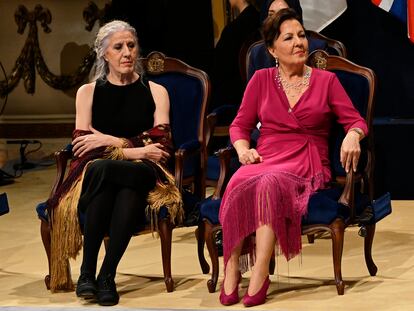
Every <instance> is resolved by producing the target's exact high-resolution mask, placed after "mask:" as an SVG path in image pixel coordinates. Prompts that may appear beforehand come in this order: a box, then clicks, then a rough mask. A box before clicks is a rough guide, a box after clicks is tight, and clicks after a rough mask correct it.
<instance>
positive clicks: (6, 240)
mask: <svg viewBox="0 0 414 311" xmlns="http://www.w3.org/2000/svg"><path fill="white" fill-rule="evenodd" d="M54 170H55V168H54V167H53V166H52V167H49V168H46V169H43V170H33V171H27V172H25V173H24V175H23V176H22V177H21V178H19V179H17V180H16V182H15V183H14V184H12V185H8V186H2V187H0V193H1V192H7V194H8V197H9V203H10V207H11V212H10V213H9V214H7V215H4V216H1V217H0V306H1V307H0V309H2V308H4V309H9V308H7V307H10V306H17V307H33V308H34V309H35V310H40V309H46V310H54V309H57V308H59V307H65V308H82V307H88V308H85V309H89V308H93V307H94V306H95V305H93V304H88V303H85V302H83V301H81V300H78V299H77V298H76V297H75V294H74V293H73V292H69V293H56V294H51V293H50V292H48V291H47V290H46V288H45V286H44V283H43V277H44V276H45V274H46V273H47V269H46V268H47V261H46V255H45V253H44V250H43V245H42V243H41V239H40V233H39V220H38V219H37V217H36V213H35V210H34V208H35V205H36V204H37V203H38V202H40V201H42V200H44V199H45V198H46V197H47V196H48V193H49V191H50V186H51V182H52V179H53V176H54V172H55V171H54ZM393 208H394V212H393V214H392V215H391V216H389V217H387V218H386V219H385V220H384V221H382V222H381V223H379V224H378V226H377V232H376V235H375V239H374V247H373V257H374V260H375V262H376V264H377V266H378V274H377V276H375V277H370V276H369V274H368V271H367V269H366V266H365V261H364V257H363V239H362V238H360V237H359V236H358V235H357V228H350V229H349V230H348V232H347V233H346V235H345V249H344V254H343V260H342V274H343V277H344V281H345V283H346V287H345V295H344V296H338V295H337V293H336V288H335V285H334V281H333V268H332V257H331V243H330V240H325V239H319V240H316V241H315V244H314V245H309V244H308V243H307V242H306V240H305V239H304V240H303V253H302V256H300V257H298V258H295V259H293V260H292V261H290V262H289V264H288V263H286V261H285V260H284V258H283V257H279V258H278V259H277V268H276V271H277V274H275V275H274V276H272V277H271V280H272V284H271V286H270V290H269V295H268V300H267V303H266V304H264V305H262V306H259V307H256V309H260V310H318V311H319V310H361V311H365V310H399V311H400V310H414V298H413V292H414V285H413V284H414V226H413V224H412V222H413V219H414V201H394V202H393ZM194 229H195V228H179V229H175V230H174V236H173V250H172V263H173V267H172V272H173V277H174V280H175V284H176V286H175V291H174V292H172V293H167V292H166V290H165V286H164V282H163V274H162V265H161V254H160V244H159V240H157V239H154V238H153V237H152V236H151V235H150V234H148V235H143V236H139V237H135V238H133V240H132V242H131V244H130V245H129V247H128V250H127V252H126V254H125V255H124V257H123V259H122V261H121V264H120V266H119V269H118V271H119V273H118V276H117V284H118V289H119V292H120V295H121V300H120V304H119V305H118V306H117V307H116V308H117V309H118V308H136V309H153V308H155V309H157V308H159V309H210V310H217V309H233V310H240V309H243V305H242V304H237V305H234V306H232V307H228V308H224V307H222V306H221V305H220V304H219V302H218V292H216V293H214V294H210V293H208V291H207V287H206V281H207V279H208V276H207V275H203V274H202V273H201V269H200V267H199V264H198V260H197V253H196V241H195V237H194ZM100 258H102V256H100ZM79 265H80V259H78V260H77V261H74V262H72V275H73V278H74V280H76V279H77V277H78V275H79ZM221 273H222V271H221ZM246 276H248V274H246ZM247 285H248V279H247V278H244V279H243V282H242V290H246V288H247ZM18 309H20V308H18ZM24 309H25V308H24ZM13 310H16V309H14V308H13Z"/></svg>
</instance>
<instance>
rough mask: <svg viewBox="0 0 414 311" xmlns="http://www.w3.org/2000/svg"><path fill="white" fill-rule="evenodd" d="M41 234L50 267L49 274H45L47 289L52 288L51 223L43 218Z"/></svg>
mask: <svg viewBox="0 0 414 311" xmlns="http://www.w3.org/2000/svg"><path fill="white" fill-rule="evenodd" d="M40 235H41V237H42V242H43V246H44V247H45V251H46V256H47V264H48V267H49V274H48V275H46V276H45V285H46V288H47V289H50V241H51V237H50V227H49V223H48V222H47V221H45V220H43V219H41V221H40Z"/></svg>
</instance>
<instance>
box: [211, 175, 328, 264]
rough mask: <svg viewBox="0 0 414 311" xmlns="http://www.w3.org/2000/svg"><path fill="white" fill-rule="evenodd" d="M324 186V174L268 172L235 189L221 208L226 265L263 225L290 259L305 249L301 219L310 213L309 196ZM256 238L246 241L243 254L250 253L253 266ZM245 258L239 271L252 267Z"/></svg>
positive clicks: (241, 259) (224, 199) (229, 193)
mask: <svg viewBox="0 0 414 311" xmlns="http://www.w3.org/2000/svg"><path fill="white" fill-rule="evenodd" d="M323 184H324V180H323V175H322V174H318V175H316V176H314V177H312V178H303V177H300V176H296V175H294V174H292V173H289V172H268V173H265V174H261V175H258V176H254V177H252V178H249V179H247V180H246V181H245V182H243V183H241V184H239V185H237V186H235V187H234V188H233V189H231V190H230V191H226V194H225V196H224V198H223V200H222V203H221V207H220V216H219V217H220V223H221V224H222V226H223V248H224V262H225V263H227V260H228V259H229V258H230V255H231V252H232V250H233V249H234V248H235V247H236V246H237V245H238V244H239V243H240V242H241V241H243V240H244V239H245V238H246V237H248V236H249V235H251V234H252V233H254V232H255V231H256V229H257V228H258V227H260V226H262V225H266V224H267V225H270V226H271V227H272V228H273V231H274V232H275V235H276V239H277V243H278V246H279V248H280V250H281V252H282V253H283V255H284V256H285V257H286V259H287V260H290V259H291V258H293V257H294V256H296V255H298V254H299V253H300V251H301V249H302V242H301V220H302V216H303V215H305V214H306V212H307V206H308V201H309V197H310V195H311V194H312V193H313V192H315V191H316V190H317V189H319V188H321V187H322V186H323ZM254 248H255V245H254V239H252V238H248V239H246V240H245V241H244V245H243V253H244V254H245V253H248V254H250V258H249V259H250V266H252V265H253V263H254V261H255V260H254V259H255V252H254ZM249 259H248V258H247V257H246V256H241V258H240V268H241V270H242V272H245V271H246V270H247V269H248V266H249Z"/></svg>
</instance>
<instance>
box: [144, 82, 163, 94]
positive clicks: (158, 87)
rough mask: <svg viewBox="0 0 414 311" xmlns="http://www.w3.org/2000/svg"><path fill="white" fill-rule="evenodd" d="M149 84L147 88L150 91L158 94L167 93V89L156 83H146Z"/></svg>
mask: <svg viewBox="0 0 414 311" xmlns="http://www.w3.org/2000/svg"><path fill="white" fill-rule="evenodd" d="M148 82H149V86H150V88H151V91H152V92H154V91H155V92H160V93H166V92H167V89H166V88H165V87H164V86H162V85H161V84H158V83H155V82H152V81H148Z"/></svg>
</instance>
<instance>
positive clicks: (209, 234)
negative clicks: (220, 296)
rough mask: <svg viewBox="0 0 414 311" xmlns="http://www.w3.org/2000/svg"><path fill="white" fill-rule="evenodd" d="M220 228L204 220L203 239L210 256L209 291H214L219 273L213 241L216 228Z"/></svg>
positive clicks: (216, 252)
mask: <svg viewBox="0 0 414 311" xmlns="http://www.w3.org/2000/svg"><path fill="white" fill-rule="evenodd" d="M220 229H221V226H214V225H212V224H210V223H209V222H207V221H205V232H204V237H205V238H204V240H205V242H206V244H207V249H208V253H209V255H210V258H211V268H212V271H211V279H210V280H208V281H207V288H208V291H209V292H210V293H214V292H215V291H216V286H217V281H218V274H219V260H218V251H217V245H216V243H215V238H214V237H215V234H216V232H217V231H218V230H220Z"/></svg>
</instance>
